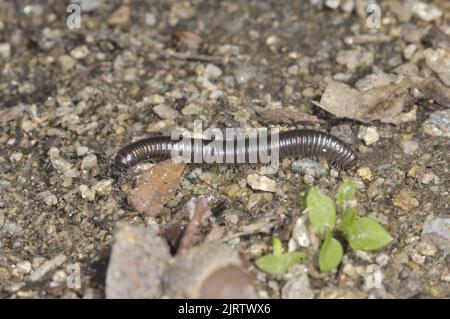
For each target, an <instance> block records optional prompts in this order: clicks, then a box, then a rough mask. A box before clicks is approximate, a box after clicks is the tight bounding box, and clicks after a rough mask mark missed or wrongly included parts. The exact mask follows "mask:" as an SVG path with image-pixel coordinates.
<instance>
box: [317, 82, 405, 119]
mask: <svg viewBox="0 0 450 319" xmlns="http://www.w3.org/2000/svg"><path fill="white" fill-rule="evenodd" d="M412 85H413V84H412V82H411V81H409V80H403V81H402V82H400V83H398V84H393V85H388V86H383V87H377V88H373V89H370V90H367V91H358V90H357V89H354V88H352V87H350V86H348V85H347V84H345V83H341V82H337V81H330V82H329V84H328V86H327V88H326V90H325V92H324V94H323V96H322V99H321V100H320V104H319V103H316V105H317V106H319V107H321V108H322V109H324V110H325V111H327V112H329V113H331V114H333V115H334V116H336V117H338V118H348V119H353V120H357V121H360V122H363V123H369V122H372V121H377V120H378V121H380V122H382V123H391V124H399V123H401V122H402V121H405V119H406V120H408V119H410V118H411V117H410V116H406V117H405V113H403V108H404V107H405V106H406V105H407V104H409V103H410V102H411V101H412V100H413V96H412V95H410V94H409V90H410V89H411V88H412Z"/></svg>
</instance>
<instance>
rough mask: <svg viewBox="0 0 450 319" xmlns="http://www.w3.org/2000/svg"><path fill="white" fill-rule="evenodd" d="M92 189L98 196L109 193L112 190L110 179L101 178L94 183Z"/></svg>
mask: <svg viewBox="0 0 450 319" xmlns="http://www.w3.org/2000/svg"><path fill="white" fill-rule="evenodd" d="M93 190H94V191H95V193H96V194H98V195H100V196H106V195H109V194H110V193H111V191H112V180H111V179H102V180H101V181H99V182H97V183H96V184H95V185H94V187H93Z"/></svg>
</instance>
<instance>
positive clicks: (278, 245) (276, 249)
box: [272, 237, 283, 256]
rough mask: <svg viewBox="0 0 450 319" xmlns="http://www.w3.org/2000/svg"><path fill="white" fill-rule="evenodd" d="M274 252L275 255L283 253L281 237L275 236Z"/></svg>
mask: <svg viewBox="0 0 450 319" xmlns="http://www.w3.org/2000/svg"><path fill="white" fill-rule="evenodd" d="M272 247H273V248H272V249H273V254H274V255H275V256H280V255H282V254H283V244H282V243H281V240H280V238H278V237H274V238H273V246H272Z"/></svg>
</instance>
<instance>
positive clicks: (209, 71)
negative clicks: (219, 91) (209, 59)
mask: <svg viewBox="0 0 450 319" xmlns="http://www.w3.org/2000/svg"><path fill="white" fill-rule="evenodd" d="M221 75H222V70H221V69H220V68H219V67H218V66H216V65H214V64H208V65H207V66H206V68H205V71H204V72H203V76H204V77H206V78H207V79H208V80H215V79H217V78H219V77H220V76H221Z"/></svg>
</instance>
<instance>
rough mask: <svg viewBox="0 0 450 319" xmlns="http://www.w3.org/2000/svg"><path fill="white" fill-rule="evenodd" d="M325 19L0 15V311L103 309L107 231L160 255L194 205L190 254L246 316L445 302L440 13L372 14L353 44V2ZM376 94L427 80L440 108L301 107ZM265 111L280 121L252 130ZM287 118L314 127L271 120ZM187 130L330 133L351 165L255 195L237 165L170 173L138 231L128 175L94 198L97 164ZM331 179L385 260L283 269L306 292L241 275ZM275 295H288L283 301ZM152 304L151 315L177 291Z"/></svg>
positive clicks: (314, 171)
mask: <svg viewBox="0 0 450 319" xmlns="http://www.w3.org/2000/svg"><path fill="white" fill-rule="evenodd" d="M325 2H326V3H325V4H324V1H322V0H311V1H307V0H292V1H275V0H263V1H262V0H248V1H247V0H245V1H207V0H191V1H175V0H170V1H157V0H149V1H137V0H136V1H131V0H130V1H118V0H114V1H101V0H92V1H82V3H81V15H80V19H81V20H80V21H81V26H80V28H76V26H75V28H70V27H69V26H71V24H70V23H71V22H73V21H75V20H70V19H71V18H72V17H71V16H70V15H71V13H70V12H69V13H67V12H66V9H67V5H68V3H67V2H64V1H56V0H49V1H23V0H18V1H0V65H1V73H0V143H1V152H0V297H2V298H104V297H105V290H106V295H107V294H108V289H113V288H111V287H112V286H114V285H118V287H117V286H114V287H115V288H114V289H118V290H121V286H120V285H121V283H117V282H112V281H111V280H113V279H111V278H108V280H107V269H108V264H109V262H110V254H111V247H112V245H113V243H114V238H115V237H114V236H115V227H116V226H117V224H118V223H120V224H129V225H134V226H136V227H147V228H152V229H154V230H155V231H156V233H158V234H159V235H158V236H161V238H165V237H167V236H168V235H167V234H168V233H170V231H167V230H168V229H173V228H174V227H175V228H176V227H178V228H180V229H185V228H184V226H185V225H186V223H187V221H188V220H189V218H188V217H186V216H184V217H183V216H182V217H177V216H178V215H179V214H180V211H183V207H186V205H187V206H189V202H190V201H191V200H192V199H194V200H195V199H197V198H199V197H202V196H204V198H207V201H208V206H209V208H210V211H209V213H208V214H207V216H205V218H204V219H203V221H202V222H201V223H202V225H201V227H200V230H198V233H197V234H195V238H196V240H195V241H196V242H195V245H201V244H202V243H203V242H205V241H207V238H211V237H214V239H215V240H219V241H222V242H224V243H225V244H226V245H227V246H229V247H231V248H232V249H233V250H234V251H237V252H239V255H240V257H239V258H241V260H243V266H242V267H243V268H245V270H246V271H247V272H249V273H250V275H251V285H252V286H253V287H255V291H256V295H257V296H258V297H262V298H267V297H268V298H281V297H283V298H286V297H287V296H290V297H293V298H311V297H314V298H343V297H350V298H444V297H447V298H448V297H450V268H449V265H450V254H449V252H450V226H449V225H450V215H449V213H450V207H449V203H450V201H449V186H450V183H449V182H450V173H449V158H450V139H449V138H450V109H449V107H450V94H449V90H450V6H449V3H448V1H445V0H441V1H440V0H435V1H423V2H420V3H419V1H416V0H411V1H409V0H405V1H401V0H398V1H397V0H394V1H382V3H381V4H380V2H381V1H378V4H380V9H381V11H380V12H381V20H380V26H379V27H376V28H370V27H369V26H368V24H367V23H368V22H367V21H368V14H367V13H366V10H365V8H366V7H367V5H368V3H369V1H364V0H361V1H358V0H355V1H353V0H349V1H325ZM372 2H374V3H376V1H372ZM336 3H338V5H337V6H336V5H335V4H336ZM424 6H425V7H424ZM369 15H370V14H369ZM75 22H76V21H75ZM367 35H368V36H367ZM433 59H437V62H436V60H433ZM394 76H395V79H394V80H392V81H393V82H395V83H398V82H399V81H397V79H398V77H402V79H407V80H410V81H412V82H413V83H419V82H420V81H422V80H423V79H432V80H433V81H436V82H433V83H439V85H438V86H433V88H435V87H440V88H441V89H442V90H441V91H439V92H438V93H436V92H435V91H433V90H429V91H433V92H431V93H430V92H425V93H427V94H423V93H424V92H419V91H420V88H419V89H417V88H411V89H410V90H409V91H408V92H407V94H408V97H409V99H408V101H407V102H405V103H404V105H402V106H401V108H402V110H403V112H405V113H408V112H411V113H409V115H410V117H408V118H403V119H402V120H399V121H398V123H395V124H393V123H392V122H390V121H389V117H387V120H385V121H383V120H381V121H380V120H374V121H366V122H364V123H363V122H361V121H358V120H354V119H351V117H349V118H338V117H337V116H334V115H333V114H330V113H329V112H326V111H324V110H323V109H322V108H320V107H319V106H317V105H314V104H313V103H311V102H312V101H316V102H318V103H319V102H320V101H321V97H322V96H323V94H324V92H326V90H327V88H328V85H329V83H330V81H332V80H334V81H339V82H342V83H346V84H347V85H348V86H351V87H353V88H357V89H358V90H359V91H360V92H362V91H364V90H365V89H364V87H363V86H364V85H365V84H366V85H369V86H371V87H373V86H377V85H378V86H379V87H383V85H386V87H389V85H392V82H390V81H391V78H392V77H394ZM386 78H388V80H386ZM363 79H366V82H363V81H362V80H363ZM374 83H375V84H374ZM380 83H381V84H380ZM420 83H421V82H420ZM328 89H329V88H328ZM422 91H424V90H422ZM425 91H426V90H425ZM332 93H333V92H330V94H332ZM389 103H390V100H389V99H388V101H387V104H386V105H387V107H389V105H390V104H389ZM268 110H275V113H272V114H276V115H278V117H281V119H280V118H277V116H274V115H272V116H266V117H264V116H263V114H264V112H267V111H268ZM291 112H294V113H295V112H297V113H299V114H307V115H314V116H315V117H314V119H315V120H313V121H310V123H308V121H306V123H305V122H304V121H303V122H302V121H299V120H296V119H294V120H292V118H291V119H286V114H288V113H289V114H290V113H291ZM198 119H200V120H202V124H203V127H204V128H206V127H220V128H223V127H242V126H245V125H247V126H251V127H270V126H279V127H281V128H283V129H291V128H296V127H309V128H315V129H319V130H322V131H327V132H330V131H331V132H332V133H333V134H335V135H337V136H339V137H341V138H342V139H343V140H345V141H346V142H347V143H348V144H349V145H350V146H351V147H352V148H353V149H354V150H355V151H356V152H357V154H358V157H359V162H358V164H357V167H356V168H353V169H350V170H343V171H339V170H336V169H332V168H331V167H327V166H326V165H324V164H323V163H321V162H318V161H307V162H306V164H305V162H301V161H300V162H298V161H297V160H298V159H289V160H286V161H284V162H283V164H282V169H281V170H280V171H279V172H278V173H277V174H275V175H270V176H268V177H269V178H270V179H271V180H272V181H274V182H275V183H276V187H275V189H270V190H269V191H261V190H258V189H257V187H254V185H249V183H248V182H247V181H248V176H249V175H251V174H259V167H258V166H256V165H237V166H233V167H229V166H227V167H224V166H217V165H210V166H209V165H187V166H186V168H185V169H184V172H183V174H182V176H181V178H180V182H179V185H178V187H177V188H176V191H175V192H174V193H173V194H172V196H170V198H169V199H168V202H167V204H166V205H164V207H163V208H162V209H161V212H160V214H158V215H157V216H146V215H145V214H142V213H140V212H138V211H137V210H136V209H134V208H133V205H132V204H131V205H130V203H129V202H128V201H127V193H129V192H130V189H132V188H133V187H134V185H135V184H136V178H137V177H138V176H139V174H140V173H139V172H136V171H132V172H128V173H126V174H125V176H123V177H122V178H121V179H120V180H113V179H111V177H110V175H109V173H108V172H109V170H108V168H109V167H110V165H111V163H112V160H113V158H114V155H115V153H116V152H117V150H118V149H119V148H120V147H123V146H125V145H126V144H128V143H130V142H132V141H135V140H137V139H139V138H142V137H147V136H156V135H167V134H170V132H171V130H172V129H173V128H174V127H175V126H180V127H185V128H188V129H192V128H193V123H194V120H198ZM367 128H369V129H367ZM302 165H308V169H306V168H302ZM299 167H300V168H299ZM344 178H350V179H351V180H353V181H354V183H355V184H356V186H357V196H358V201H359V207H360V210H359V215H360V216H370V217H372V218H375V219H377V220H378V221H379V222H380V223H381V224H382V225H383V226H384V227H385V228H386V229H387V231H388V232H389V233H390V234H391V236H392V237H393V238H394V239H393V241H392V242H391V243H390V244H389V245H388V246H387V247H385V248H383V249H381V250H377V251H374V252H356V253H355V252H353V251H352V250H351V249H349V247H346V246H345V247H344V250H345V256H344V259H343V262H342V264H341V265H340V266H339V268H338V269H337V270H336V271H334V272H330V273H326V274H323V273H320V272H319V271H318V269H317V266H314V265H317V263H316V262H314V260H310V261H309V262H308V263H305V264H304V265H303V266H304V267H305V268H304V269H306V270H305V271H306V273H307V276H303V275H301V276H299V275H298V271H299V267H300V266H298V267H297V268H296V267H293V269H291V270H289V272H288V274H286V276H284V277H273V276H270V275H268V274H265V273H263V272H261V271H259V270H258V269H257V268H256V267H255V265H254V260H255V259H256V258H258V257H260V256H262V255H264V254H267V253H270V252H271V239H272V237H273V236H275V235H276V236H280V237H281V238H282V239H283V243H284V244H285V247H286V248H287V247H288V246H290V244H288V243H289V242H290V241H291V243H292V241H293V240H294V241H295V238H293V235H290V234H289V232H287V231H286V229H289V225H293V224H295V221H296V219H297V218H298V216H299V215H300V214H299V198H300V197H301V196H302V192H304V191H305V190H306V189H307V188H308V187H309V186H311V185H315V186H318V187H320V188H321V189H322V190H323V192H325V193H326V194H328V195H330V196H332V197H334V196H335V194H336V191H337V187H338V185H339V183H340V182H341V181H342V180H343V179H344ZM188 210H189V209H188ZM177 223H178V224H179V225H177ZM171 227H172V228H171ZM139 229H141V228H139ZM211 233H212V234H213V235H211ZM286 233H287V235H286ZM236 234H237V235H236ZM208 235H209V236H210V237H208ZM117 238H120V236H118V237H117ZM117 238H116V241H118V240H119V239H117ZM136 238H140V237H139V236H137V237H136ZM158 238H159V237H158ZM165 239H167V240H169V242H170V238H165ZM158 243H159V242H158ZM175 246H176V245H175ZM114 249H115V248H114ZM118 249H119V248H117V250H118ZM171 249H172V253H173V252H174V251H173V250H174V249H176V247H174V245H173V243H171ZM310 252H311V251H310ZM145 254H147V252H146V253H145ZM148 254H152V252H148ZM313 254H314V252H313ZM119 255H120V254H119ZM206 255H208V254H206ZM208 256H209V255H208ZM167 258H169V257H167ZM220 258H222V257H220ZM227 258H228V257H227ZM230 258H231V257H230ZM233 258H234V257H233ZM233 260H234V259H233ZM114 262H116V263H120V262H121V261H120V258H115V261H114ZM199 264H202V263H201V262H200V263H199ZM125 266H126V267H131V268H132V267H133V265H130V264H127V265H125ZM117 267H119V266H117ZM205 267H206V266H205ZM208 267H209V266H208ZM211 267H212V266H211ZM71 269H76V270H78V271H81V277H80V280H81V282H80V285H79V286H77V287H72V286H70V285H68V284H67V282H68V278H69V277H70V276H71V272H72V270H71ZM115 269H116V268H115ZM172 271H173V270H172ZM296 272H297V273H296ZM300 272H302V271H301V270H300ZM136 276H139V275H136ZM180 276H181V275H180ZM292 278H297V279H298V280H297V281H296V282H297V283H300V282H301V284H299V285H298V286H297V287H296V288H292V287H293V285H292V284H291V285H286V283H287V282H289V280H290V279H292ZM155 280H159V278H157V279H155ZM180 280H181V281H180V282H182V279H180ZM291 283H292V281H291ZM185 284H186V285H190V284H192V281H186V283H185ZM108 285H110V288H108ZM114 289H113V290H114ZM158 289H159V290H157V292H155V293H154V294H153V295H151V296H153V297H161V296H168V297H173V296H177V294H178V292H179V291H175V292H173V291H172V292H170V291H160V290H161V289H162V288H158ZM179 289H181V290H182V289H188V288H186V287H181V288H179ZM144 295H145V294H144ZM124 296H125V297H127V295H126V294H125V295H124ZM145 296H147V295H145Z"/></svg>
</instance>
